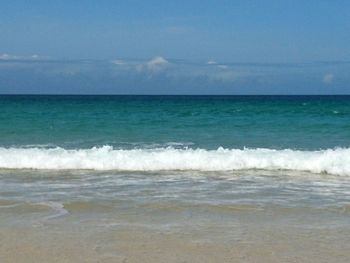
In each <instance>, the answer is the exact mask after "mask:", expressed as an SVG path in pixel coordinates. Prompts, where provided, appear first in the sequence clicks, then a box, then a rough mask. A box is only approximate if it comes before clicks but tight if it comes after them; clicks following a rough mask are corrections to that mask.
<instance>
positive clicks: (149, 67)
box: [136, 56, 170, 74]
mask: <svg viewBox="0 0 350 263" xmlns="http://www.w3.org/2000/svg"><path fill="white" fill-rule="evenodd" d="M169 65H170V63H169V61H167V60H166V59H165V58H163V57H161V56H157V57H154V58H152V59H151V60H149V61H148V62H146V63H141V64H138V65H136V71H138V72H143V71H148V72H149V73H151V74H154V73H159V72H161V71H163V70H164V69H166V68H167V67H168V66H169Z"/></svg>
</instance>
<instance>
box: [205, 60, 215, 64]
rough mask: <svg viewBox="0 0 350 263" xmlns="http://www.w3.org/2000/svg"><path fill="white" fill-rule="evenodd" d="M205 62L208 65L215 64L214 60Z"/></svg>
mask: <svg viewBox="0 0 350 263" xmlns="http://www.w3.org/2000/svg"><path fill="white" fill-rule="evenodd" d="M207 64H208V65H216V64H217V63H216V61H214V60H209V61H208V62H207Z"/></svg>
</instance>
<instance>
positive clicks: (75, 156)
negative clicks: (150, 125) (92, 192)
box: [0, 146, 350, 176]
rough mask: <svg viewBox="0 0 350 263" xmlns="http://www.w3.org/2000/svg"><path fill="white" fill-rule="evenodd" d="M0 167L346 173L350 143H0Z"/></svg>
mask: <svg viewBox="0 0 350 263" xmlns="http://www.w3.org/2000/svg"><path fill="white" fill-rule="evenodd" d="M0 168H5V169H55V170H61V169H93V170H126V171H156V170H198V171H229V170H246V169H264V170H296V171H310V172H313V173H329V174H335V175H343V176H350V148H338V149H328V150H320V151H296V150H290V149H285V150H274V149H223V148H219V149H217V150H204V149H175V148H172V147H168V148H157V149H133V150H120V149H118V150H117V149H113V147H111V146H104V147H100V148H95V147H94V148H91V149H76V150H67V149H63V148H53V149H42V148H29V149H28V148H0Z"/></svg>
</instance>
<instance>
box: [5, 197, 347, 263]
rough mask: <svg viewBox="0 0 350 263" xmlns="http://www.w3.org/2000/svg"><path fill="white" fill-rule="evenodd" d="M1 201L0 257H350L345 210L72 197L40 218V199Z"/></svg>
mask: <svg viewBox="0 0 350 263" xmlns="http://www.w3.org/2000/svg"><path fill="white" fill-rule="evenodd" d="M8 207H9V208H7V209H2V213H1V214H0V262H1V263H13V262H16V263H22V262H23V263H31V262H33V263H38V262H48V263H50V262H72V263H73V262H74V263H79V262H135V263H136V262H137V263H138V262H145V263H148V262H150V263H151V262H152V263H157V262H169V263H171V262H191V263H192V262H193V263H195V262H201V263H205V262H257V263H258V262H259V263H264V262H266V263H273V262H315V263H316V262H317V263H320V262H327V263H329V262H344V263H345V262H350V242H349V241H350V228H349V226H348V225H347V224H346V218H348V216H349V213H348V212H346V213H345V214H344V213H343V212H341V213H340V212H336V213H334V211H332V212H329V211H317V210H316V211H313V210H308V209H305V210H303V209H299V210H297V211H295V210H288V209H276V208H273V209H263V210H255V209H246V210H245V209H212V208H210V207H207V208H203V207H201V209H198V208H196V207H192V208H191V207H190V208H187V209H186V212H185V213H184V211H183V210H181V209H176V208H175V207H171V211H169V210H168V209H164V208H163V209H160V210H158V212H154V211H155V210H153V212H151V213H147V212H145V211H147V210H142V209H141V210H140V209H136V208H135V209H128V210H127V211H123V210H118V209H117V210H116V209H111V207H108V206H97V205H89V204H84V203H79V204H74V205H66V206H65V208H66V209H67V212H68V213H67V214H61V215H58V216H57V217H54V216H52V217H46V218H45V217H43V215H44V214H46V212H47V210H46V209H45V208H44V207H29V206H28V207H26V209H24V207H23V206H22V207H21V208H19V207H17V208H11V205H8ZM174 211H175V212H174ZM56 212H57V211H56ZM204 215H205V219H203V220H201V218H202V217H203V216H204ZM169 218H172V219H171V220H169Z"/></svg>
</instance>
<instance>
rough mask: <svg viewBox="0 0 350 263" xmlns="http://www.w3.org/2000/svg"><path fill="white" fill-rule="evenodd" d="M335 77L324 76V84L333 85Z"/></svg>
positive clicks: (330, 74) (328, 74)
mask: <svg viewBox="0 0 350 263" xmlns="http://www.w3.org/2000/svg"><path fill="white" fill-rule="evenodd" d="M333 79H334V75H333V74H332V73H327V74H325V75H324V76H323V79H322V82H323V83H325V84H331V83H332V82H333Z"/></svg>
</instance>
